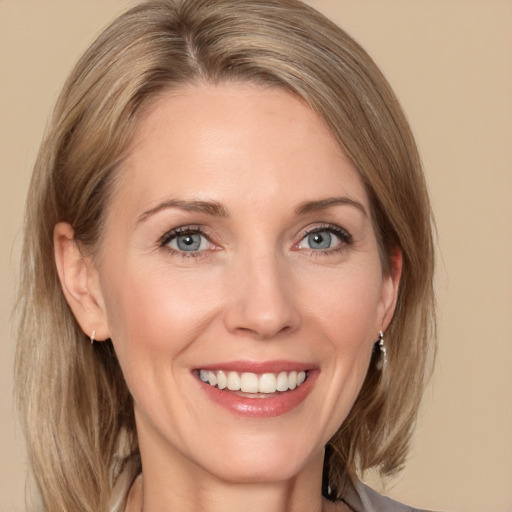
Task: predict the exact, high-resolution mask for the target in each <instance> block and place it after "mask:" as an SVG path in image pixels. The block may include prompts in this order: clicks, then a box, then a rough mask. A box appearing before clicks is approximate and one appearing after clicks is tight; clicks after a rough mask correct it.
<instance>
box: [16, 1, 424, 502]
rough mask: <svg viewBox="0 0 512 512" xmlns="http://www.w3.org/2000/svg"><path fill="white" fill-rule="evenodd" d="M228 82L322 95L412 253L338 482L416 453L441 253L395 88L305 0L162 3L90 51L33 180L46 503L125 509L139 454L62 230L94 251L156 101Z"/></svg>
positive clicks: (27, 250) (35, 431) (346, 437)
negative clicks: (73, 291)
mask: <svg viewBox="0 0 512 512" xmlns="http://www.w3.org/2000/svg"><path fill="white" fill-rule="evenodd" d="M222 81H245V82H247V81H249V82H254V83H261V84H265V85H267V86H268V85H270V86H275V87H281V88H283V89H285V90H287V91H289V92H290V93H291V94H294V95H296V96H298V97H300V98H302V99H303V101H305V102H306V103H307V104H309V105H310V106H311V108H312V109H313V110H315V111H316V112H317V113H318V114H319V115H320V116H321V117H322V118H323V119H324V120H325V122H326V124H327V125H328V127H329V129H330V130H331V133H332V135H333V136H334V137H335V138H336V140H337V141H338V142H339V144H340V147H341V148H342V149H343V150H344V151H345V153H346V154H347V155H348V157H349V158H350V159H351V161H352V163H353V165H354V166H355V168H356V169H357V171H358V172H359V174H360V176H361V179H362V181H363V183H364V185H365V187H366V190H367V193H368V194H369V197H370V201H371V207H372V215H373V219H374V225H375V229H376V234H377V238H378V241H379V245H380V250H381V260H382V264H383V269H384V271H385V272H386V271H388V270H389V264H390V259H389V256H390V253H391V251H392V250H393V249H394V248H397V247H398V248H400V249H401V251H402V253H403V260H404V262H403V272H402V278H401V282H400V287H399V293H398V303H397V308H396V312H395V315H394V317H393V320H392V322H391V324H390V326H389V329H388V331H387V333H386V344H387V351H388V359H389V364H388V365H387V366H386V368H385V371H383V372H379V371H378V370H377V369H376V368H375V365H374V364H372V365H370V368H369V370H368V374H367V377H366V380H365V382H364V385H363V388H362V390H361V392H360V394H359V396H358V398H357V400H356V403H355V405H354V407H353V409H352V410H351V412H350V414H349V416H348V417H347V419H346V420H345V421H344V423H343V425H342V426H341V427H340V429H339V431H338V432H337V433H336V435H335V436H334V438H333V439H332V440H331V441H330V444H329V446H330V449H329V450H328V456H327V457H326V463H325V469H324V472H325V475H324V476H325V480H326V481H327V480H328V481H329V484H330V486H331V487H332V488H334V489H336V490H337V492H338V493H340V494H343V486H344V482H345V479H346V477H347V475H349V474H352V473H355V472H357V471H359V472H362V471H364V470H366V469H368V468H372V467H377V468H378V469H379V470H380V471H381V473H382V474H384V475H385V474H390V473H393V472H394V471H397V470H398V469H399V468H400V467H401V466H402V465H403V463H404V460H405V456H406V453H407V447H408V443H409V439H410V434H411V429H412V426H413V424H414V421H415V418H416V415H417V411H418V406H419V400H420V398H421V395H422V392H423V389H424V385H425V382H426V378H427V376H428V375H429V373H430V369H431V363H432V359H433V357H432V355H433V343H432V338H433V336H432V335H433V327H434V294H433V272H434V250H433V241H432V238H433V237H432V227H431V224H432V222H431V210H430V205H429V200H428V195H427V190H426V186H425V181H424V177H423V173H422V169H421V163H420V158H419V156H418V151H417V148H416V145H415V142H414V139H413V136H412V134H411V131H410V128H409V126H408V123H407V121H406V118H405V116H404V114H403V112H402V110H401V108H400V105H399V103H398V101H397V100H396V98H395V96H394V94H393V92H392V91H391V88H390V87H389V85H388V83H387V82H386V80H385V78H384V77H383V75H382V74H381V72H380V71H379V70H378V68H377V67H376V65H375V64H374V62H373V61H372V59H371V58H370V57H369V56H368V55H367V53H366V52H365V51H364V50H363V49H362V48H361V47H360V46H359V45H358V44H357V43H356V42H355V41H354V40H353V39H351V38H350V37H349V36H348V35H347V34H346V33H345V32H344V31H343V30H341V29H340V28H339V27H337V26H336V25H334V24H333V23H332V22H330V21H329V20H328V19H326V18H325V17H324V16H322V15H321V14H319V13H318V12H316V11H315V10H313V9H312V8H310V7H308V6H306V5H305V4H303V3H301V2H300V1H298V0H216V1H212V0H186V1H184V0H154V1H149V2H145V3H142V4H140V5H139V6H136V7H134V8H132V9H131V10H129V11H128V12H127V13H125V14H123V15H122V16H120V17H119V18H117V19H116V20H115V21H114V22H113V23H112V24H111V25H110V26H109V27H108V28H107V29H106V30H105V31H104V32H103V33H102V34H101V35H100V36H99V37H98V39H97V40H96V41H95V42H94V43H93V44H92V46H91V47H90V48H89V49H88V50H87V51H86V53H85V54H84V55H83V57H82V58H81V59H80V60H79V62H78V63H77V65H76V67H75V68H74V70H73V72H72V73H71V75H70V77H69V78H68V80H67V82H66V84H65V86H64V89H63V91H62V93H61V95H60V97H59V100H58V102H57V105H56V107H55V111H54V114H53V118H52V120H51V123H50V125H49V128H48V130H47V133H46V136H45V139H44V141H43V143H42V146H41V149H40V152H39V155H38V158H37V161H36V164H35V169H34V174H33V178H32V182H31V185H30V190H29V195H28V201H27V211H26V218H25V238H24V248H23V256H22V263H21V268H22V276H21V283H20V296H19V301H18V308H17V311H18V321H19V329H18V331H19V332H18V352H17V359H16V379H17V396H18V403H19V407H20V410H21V413H22V418H23V421H24V425H25V432H26V437H27V444H28V456H29V462H30V466H31V468H32V473H33V475H34V478H35V482H36V485H37V489H38V491H39V494H40V497H41V501H42V509H43V510H48V511H52V512H57V511H69V510H73V511H74V512H75V511H91V512H92V511H94V512H99V511H106V510H109V508H110V509H111V508H112V501H111V500H112V493H113V491H112V489H113V485H114V482H115V480H116V476H117V474H118V473H119V468H120V467H121V464H122V461H123V460H124V459H125V458H126V457H127V456H128V455H130V454H135V457H136V454H137V452H138V445H137V436H136V431H135V423H134V418H133V405H132V400H131V397H130V394H129V391H128V389H127V387H126V384H125V382H124V379H123V376H122V373H121V370H120V368H119V364H118V362H117V359H116V356H115V353H114V351H113V348H112V345H111V344H110V343H109V342H107V343H102V344H97V345H95V346H94V347H93V346H91V344H90V343H88V339H87V336H86V335H85V334H84V333H83V332H82V331H81V329H80V327H79V326H78V324H77V322H76V321H75V319H74V317H73V315H72V313H71V311H70V309H69V307H68V305H67V303H66V301H65V299H64V296H63V293H62V291H61V287H60V284H59V280H58V276H57V272H56V267H55V262H54V252H53V251H54V249H53V243H52V240H53V229H54V226H55V224H56V223H57V222H60V221H65V222H68V223H70V224H71V226H72V227H73V229H74V231H75V237H76V240H77V241H78V242H79V243H80V244H81V246H82V247H85V248H88V249H90V250H91V251H92V252H93V253H94V250H95V248H96V247H97V245H98V243H99V240H100V239H101V232H102V222H103V220H104V216H105V208H106V204H107V203H108V199H109V193H110V190H111V188H112V186H113V183H114V182H115V180H116V176H118V175H119V173H122V171H123V165H122V163H123V157H124V155H125V154H126V151H127V149H128V147H129V144H130V140H131V137H132V135H133V132H134V129H135V127H136V125H137V120H138V119H139V118H140V116H141V113H142V112H143V110H145V109H146V108H147V106H148V105H149V104H150V102H151V101H152V100H153V99H154V98H156V97H157V96H158V94H160V93H161V92H163V91H165V90H168V89H178V88H180V87H182V86H184V85H186V84H191V83H217V82H222ZM139 469H140V468H138V467H137V464H136V465H135V470H134V471H137V470H139ZM123 492H124V491H123Z"/></svg>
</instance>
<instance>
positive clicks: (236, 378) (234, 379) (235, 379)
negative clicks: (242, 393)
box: [228, 372, 240, 391]
mask: <svg viewBox="0 0 512 512" xmlns="http://www.w3.org/2000/svg"><path fill="white" fill-rule="evenodd" d="M228 389H229V390H230V391H239V390H240V375H238V373H236V372H229V373H228Z"/></svg>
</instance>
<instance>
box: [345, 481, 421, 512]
mask: <svg viewBox="0 0 512 512" xmlns="http://www.w3.org/2000/svg"><path fill="white" fill-rule="evenodd" d="M351 483H352V485H351V486H350V487H348V488H347V489H346V492H345V495H344V496H343V500H344V501H345V503H346V504H347V505H348V506H349V507H350V508H351V509H352V510H354V512H428V511H427V510H425V509H418V508H413V507H410V506H409V505H405V504H403V503H399V502H398V501H395V500H392V499H391V498H388V497H387V496H382V495H381V494H379V493H378V492H377V491H375V490H373V489H372V488H371V487H368V486H367V485H365V484H363V483H362V482H360V481H359V480H356V479H354V480H352V482H351Z"/></svg>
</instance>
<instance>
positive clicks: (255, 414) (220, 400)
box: [197, 370, 318, 418]
mask: <svg viewBox="0 0 512 512" xmlns="http://www.w3.org/2000/svg"><path fill="white" fill-rule="evenodd" d="M317 375H318V371H314V370H313V371H311V370H310V371H309V372H308V378H307V379H306V380H305V381H304V382H303V383H302V384H301V385H300V386H299V387H297V388H295V389H293V390H289V391H285V392H282V393H279V394H277V395H274V396H269V397H268V398H260V397H257V398H249V397H245V396H240V395H237V394H236V392H233V391H228V390H225V389H224V390H222V389H219V388H216V387H213V386H210V385H209V384H205V383H204V382H202V381H201V380H199V378H198V379H197V381H198V383H199V384H200V385H201V387H202V388H203V390H204V391H205V393H206V394H207V395H208V397H209V398H210V399H211V400H213V401H214V402H216V403H217V404H219V405H221V406H222V407H224V408H226V409H228V410H229V411H231V412H232V413H234V414H236V415H238V416H244V417H246V418H273V417H276V416H282V415H283V414H286V413H288V412H290V411H292V410H293V409H295V408H296V407H298V406H299V405H300V404H301V403H302V402H303V401H304V400H305V399H306V397H307V396H308V395H309V393H310V391H311V389H312V388H313V384H314V381H315V380H316V377H317Z"/></svg>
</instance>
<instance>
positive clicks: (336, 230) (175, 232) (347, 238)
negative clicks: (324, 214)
mask: <svg viewBox="0 0 512 512" xmlns="http://www.w3.org/2000/svg"><path fill="white" fill-rule="evenodd" d="M324 231H327V232H329V233H333V234H334V235H336V236H337V237H338V238H339V240H340V243H339V245H337V246H335V247H332V248H329V249H324V250H315V249H311V248H301V247H300V244H301V243H302V241H303V240H304V239H305V238H306V237H307V236H309V235H311V234H314V233H322V232H324ZM184 235H200V236H202V237H204V238H205V239H206V240H207V241H208V242H209V243H210V244H212V242H211V240H210V238H209V237H208V235H207V234H206V232H205V230H204V229H203V228H202V227H201V226H182V227H179V228H175V229H172V230H170V231H168V232H167V233H165V234H164V235H163V236H162V237H161V238H160V240H159V247H161V248H164V249H165V250H167V251H168V252H170V253H171V254H173V255H176V256H179V257H182V258H201V257H204V256H206V255H207V254H208V252H209V251H206V250H198V251H179V250H176V249H174V248H172V247H170V246H169V244H170V243H171V242H172V241H173V240H175V239H176V238H177V237H179V236H184ZM353 241H354V240H353V237H352V235H351V234H350V233H349V232H348V231H347V230H346V229H344V228H341V227H339V226H336V225H334V224H324V225H321V226H314V227H311V228H308V229H306V230H305V231H304V232H303V233H302V234H301V236H300V240H299V242H297V243H295V244H294V245H293V248H294V249H295V250H301V249H303V250H307V251H308V252H309V253H311V254H314V255H315V256H319V257H321V256H322V255H326V254H332V253H336V252H340V251H343V250H345V249H346V248H347V246H349V245H352V244H353Z"/></svg>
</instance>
